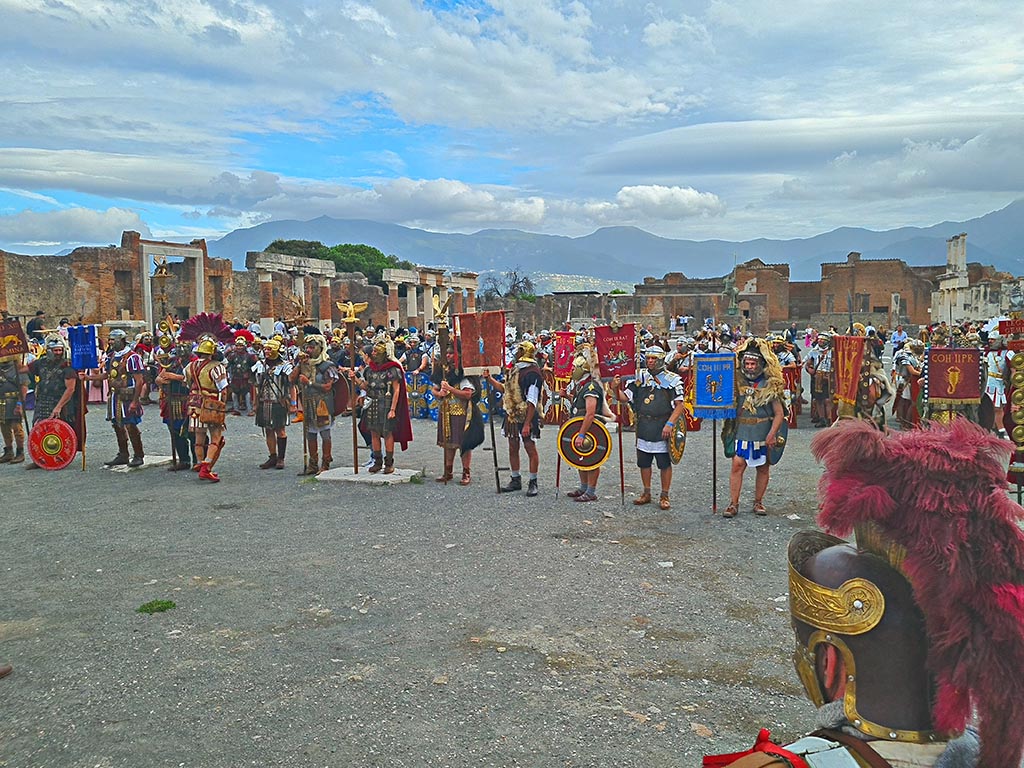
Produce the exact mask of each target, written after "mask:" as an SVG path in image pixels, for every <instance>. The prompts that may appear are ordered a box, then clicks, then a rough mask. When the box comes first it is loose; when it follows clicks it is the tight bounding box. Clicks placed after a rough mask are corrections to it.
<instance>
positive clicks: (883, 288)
mask: <svg viewBox="0 0 1024 768" xmlns="http://www.w3.org/2000/svg"><path fill="white" fill-rule="evenodd" d="M933 289H934V285H933V283H932V282H931V281H930V280H928V279H927V278H925V277H923V276H922V275H921V274H920V272H919V271H917V270H915V269H913V268H911V267H908V266H907V265H906V263H904V262H902V261H900V260H898V259H879V260H874V259H873V260H870V261H861V260H860V255H859V254H856V253H851V254H850V255H849V256H848V257H847V261H846V263H839V264H822V265H821V303H820V305H819V310H818V311H819V312H821V313H823V314H832V313H839V314H842V313H843V312H846V311H847V297H848V296H849V297H851V298H852V300H853V301H852V307H853V311H854V313H855V314H863V313H868V312H875V310H876V309H879V310H880V311H883V312H886V313H887V312H888V307H889V304H890V302H891V296H892V294H893V293H899V294H900V297H901V299H902V301H903V303H904V305H905V307H906V316H907V319H908V320H909V321H910V322H911V323H913V324H917V325H924V324H927V323H928V318H929V313H928V310H929V309H930V308H931V300H932V290H933ZM830 296H831V301H830V299H829V297H830ZM883 308H884V309H883Z"/></svg>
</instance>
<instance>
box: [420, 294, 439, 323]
mask: <svg viewBox="0 0 1024 768" xmlns="http://www.w3.org/2000/svg"><path fill="white" fill-rule="evenodd" d="M435 296H437V288H435V287H434V286H432V285H428V286H426V287H424V289H423V328H424V329H426V327H427V324H428V323H432V322H434V297H435Z"/></svg>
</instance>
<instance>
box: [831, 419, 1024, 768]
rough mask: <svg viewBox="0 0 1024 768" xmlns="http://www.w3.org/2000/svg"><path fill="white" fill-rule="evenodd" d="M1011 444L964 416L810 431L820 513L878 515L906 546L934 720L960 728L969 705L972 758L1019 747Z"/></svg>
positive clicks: (1020, 676)
mask: <svg viewBox="0 0 1024 768" xmlns="http://www.w3.org/2000/svg"><path fill="white" fill-rule="evenodd" d="M1011 450H1012V445H1011V444H1010V443H1009V441H1007V440H1000V439H998V438H996V437H994V436H993V435H991V434H990V433H987V432H985V431H984V430H983V429H982V428H981V427H979V426H977V425H975V424H972V423H971V422H969V421H967V420H966V419H954V420H953V422H952V423H951V424H949V425H935V426H932V427H931V428H928V429H915V430H913V431H910V432H904V433H901V434H894V435H883V434H882V433H881V432H879V431H878V430H876V429H875V428H874V425H872V424H871V423H870V422H865V421H848V422H844V423H843V424H841V425H839V426H836V427H834V428H832V429H828V430H825V431H823V432H819V433H818V434H817V435H815V437H814V439H813V440H812V441H811V451H812V452H813V453H814V456H815V458H817V459H818V460H819V461H821V462H822V463H824V465H825V472H824V474H823V475H822V478H821V481H820V484H819V491H820V495H821V512H820V514H819V515H818V523H819V524H820V525H821V526H822V527H823V528H825V529H826V530H828V531H829V532H830V533H834V534H836V535H839V536H844V535H848V534H849V533H850V531H851V530H852V529H853V527H854V526H855V525H862V524H865V523H873V524H874V525H875V526H877V527H879V528H880V529H881V530H882V532H883V533H884V535H885V537H886V538H887V539H889V540H890V541H892V542H894V543H896V544H899V545H900V546H902V547H903V548H904V549H905V550H906V553H907V554H906V559H905V560H904V563H903V571H904V573H905V574H906V575H907V578H908V579H909V581H910V584H911V586H912V587H913V590H914V599H915V600H916V601H917V604H918V605H919V606H920V607H921V610H922V612H923V613H924V616H925V623H926V627H927V631H928V638H929V649H928V658H929V667H930V669H931V670H932V673H933V674H934V675H935V679H936V682H937V684H938V687H937V692H936V700H935V703H934V707H933V719H934V721H935V725H936V727H937V728H938V729H940V730H960V729H962V728H963V727H964V726H965V724H966V723H967V721H968V719H969V718H970V716H971V710H972V708H976V709H977V712H978V718H979V724H980V728H979V731H980V733H979V736H980V740H981V754H980V757H979V761H978V768H1009V766H1016V765H1020V762H1021V755H1022V754H1024V532H1022V531H1021V528H1020V527H1019V525H1020V522H1021V521H1022V520H1024V509H1022V508H1021V507H1020V506H1019V505H1017V504H1015V503H1014V502H1013V501H1011V499H1010V497H1009V495H1008V494H1007V492H1006V465H1007V461H1008V459H1009V454H1010V452H1011Z"/></svg>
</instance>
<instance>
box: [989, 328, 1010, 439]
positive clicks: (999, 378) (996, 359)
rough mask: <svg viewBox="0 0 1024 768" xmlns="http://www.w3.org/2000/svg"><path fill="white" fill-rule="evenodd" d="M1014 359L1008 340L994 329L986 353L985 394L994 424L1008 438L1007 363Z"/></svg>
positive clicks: (990, 334) (990, 333)
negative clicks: (990, 405)
mask: <svg viewBox="0 0 1024 768" xmlns="http://www.w3.org/2000/svg"><path fill="white" fill-rule="evenodd" d="M1012 357H1013V355H1012V353H1010V352H1009V350H1007V349H1006V340H1005V339H1004V338H1003V336H1001V335H1000V333H999V331H998V330H996V329H992V330H991V331H989V334H988V352H986V353H985V367H986V370H987V373H986V377H985V382H986V383H985V394H987V395H988V397H989V399H990V400H991V401H992V408H993V412H994V413H993V423H994V425H995V427H996V428H997V429H998V430H999V432H1000V434H1001V435H1003V436H1004V437H1005V436H1006V430H1005V429H1004V428H1003V421H1004V415H1005V414H1004V408H1005V406H1006V380H1007V379H1008V378H1009V373H1008V368H1007V363H1008V362H1009V361H1010V359H1011V358H1012Z"/></svg>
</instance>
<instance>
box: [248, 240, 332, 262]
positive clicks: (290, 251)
mask: <svg viewBox="0 0 1024 768" xmlns="http://www.w3.org/2000/svg"><path fill="white" fill-rule="evenodd" d="M263 250H265V251H267V252H268V253H283V254H284V255H285V256H297V257H299V258H302V259H330V256H329V255H328V249H327V246H326V245H324V244H323V243H321V242H320V241H319V240H275V241H274V242H272V243H271V244H270V245H268V246H267V247H266V248H264V249H263Z"/></svg>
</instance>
